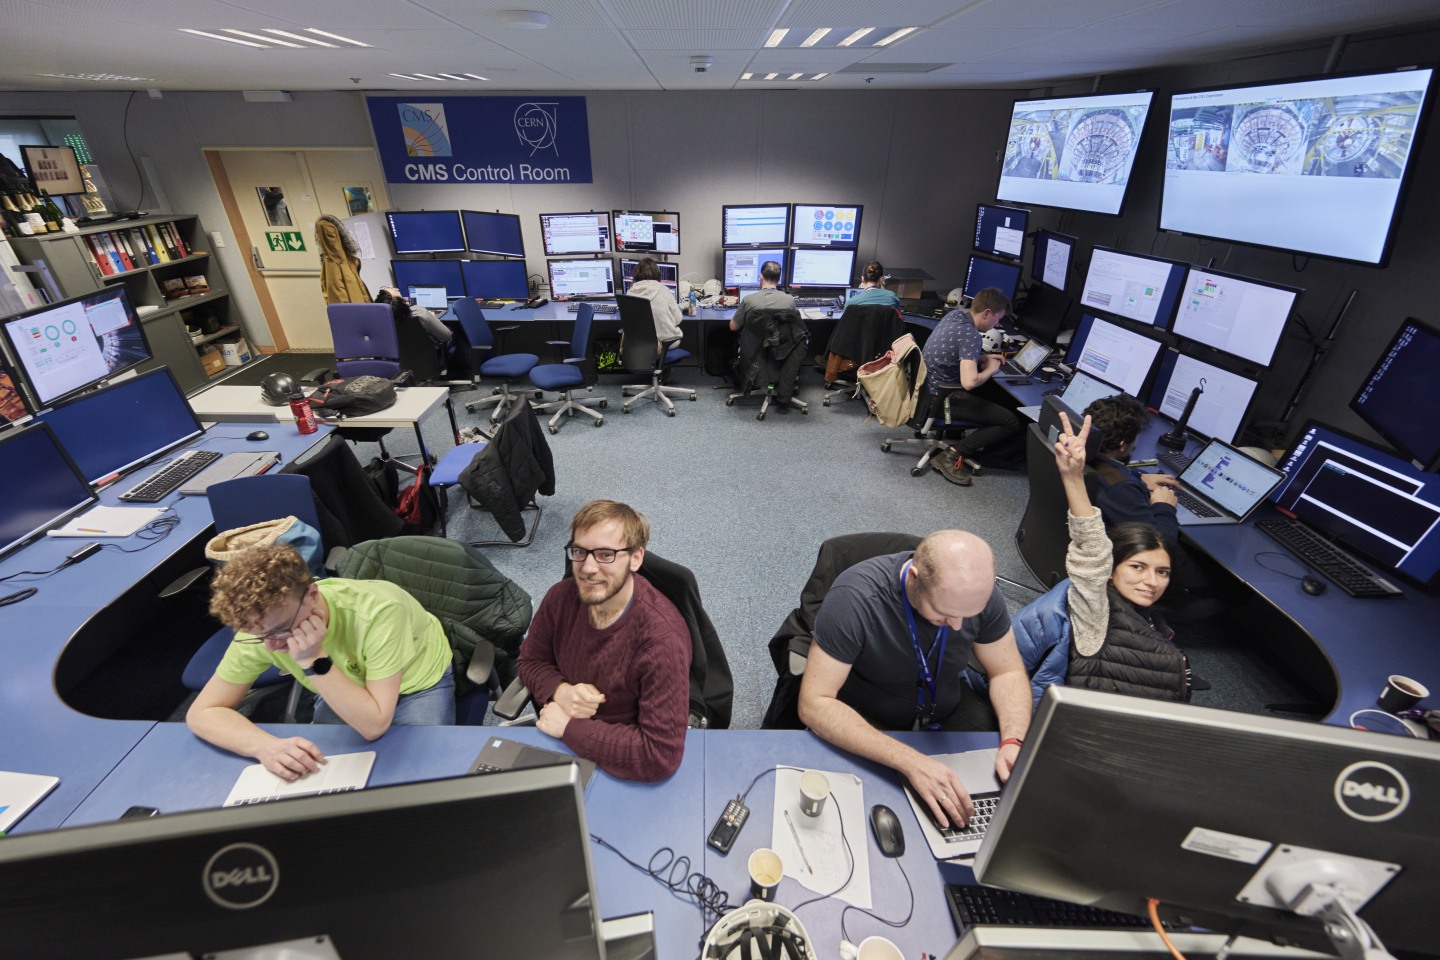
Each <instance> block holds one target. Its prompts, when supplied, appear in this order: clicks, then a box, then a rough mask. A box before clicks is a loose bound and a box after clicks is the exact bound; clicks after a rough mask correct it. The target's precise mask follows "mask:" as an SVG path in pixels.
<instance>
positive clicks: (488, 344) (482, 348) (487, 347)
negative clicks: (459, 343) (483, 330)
mask: <svg viewBox="0 0 1440 960" xmlns="http://www.w3.org/2000/svg"><path fill="white" fill-rule="evenodd" d="M470 349H471V350H494V349H495V345H494V344H491V343H487V344H485V345H484V346H480V347H476V346H471V348H470Z"/></svg>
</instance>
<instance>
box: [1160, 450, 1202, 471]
mask: <svg viewBox="0 0 1440 960" xmlns="http://www.w3.org/2000/svg"><path fill="white" fill-rule="evenodd" d="M1155 459H1156V460H1159V461H1160V462H1161V463H1163V464H1165V466H1167V467H1169V468H1170V469H1171V470H1174V471H1175V476H1177V477H1178V476H1180V474H1182V473H1184V472H1185V471H1186V470H1187V469H1189V467H1190V464H1191V463H1193V462H1194V459H1193V458H1192V457H1187V456H1185V454H1183V453H1175V452H1174V451H1173V450H1172V451H1169V452H1166V453H1158V454H1156V455H1155Z"/></svg>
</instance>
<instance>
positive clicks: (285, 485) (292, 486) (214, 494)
mask: <svg viewBox="0 0 1440 960" xmlns="http://www.w3.org/2000/svg"><path fill="white" fill-rule="evenodd" d="M205 493H206V496H207V497H208V498H209V500H210V513H211V515H212V516H213V517H214V518H215V529H216V530H217V531H221V530H234V529H237V528H239V527H248V526H250V525H251V524H252V523H264V522H265V521H267V520H279V519H280V518H281V517H294V518H296V519H297V520H299V521H301V522H302V523H308V524H309V525H310V526H311V527H313V528H314V529H315V532H316V533H320V518H319V515H318V514H317V513H316V512H315V497H314V494H312V493H311V490H310V478H309V477H305V476H302V475H300V474H298V473H267V474H264V475H262V476H259V477H239V478H237V479H235V480H226V481H224V482H223V483H215V484H211V485H210V488H209V489H208V490H206V491H205ZM321 540H322V541H323V540H324V537H323V536H322V537H321Z"/></svg>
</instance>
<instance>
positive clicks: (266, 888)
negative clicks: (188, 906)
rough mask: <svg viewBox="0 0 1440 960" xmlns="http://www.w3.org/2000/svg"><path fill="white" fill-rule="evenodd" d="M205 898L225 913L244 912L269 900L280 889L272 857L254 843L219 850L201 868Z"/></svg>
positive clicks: (275, 864)
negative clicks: (223, 908)
mask: <svg viewBox="0 0 1440 960" xmlns="http://www.w3.org/2000/svg"><path fill="white" fill-rule="evenodd" d="M201 883H202V885H203V886H204V887H205V895H206V896H208V897H209V898H210V899H211V900H213V901H214V902H215V903H217V904H219V905H220V906H222V907H225V908H226V909H229V910H248V909H250V908H251V907H258V906H260V904H262V903H264V902H265V901H266V900H269V899H270V897H271V895H272V894H274V893H275V889H276V887H278V886H279V885H280V866H279V864H277V863H276V862H275V857H274V856H273V855H272V854H271V853H270V851H269V850H266V849H265V848H264V847H262V846H260V845H259V844H255V843H232V844H230V845H229V846H228V847H222V848H221V849H219V850H217V851H216V852H215V855H214V856H212V857H211V858H210V860H209V861H208V862H207V863H206V864H205V872H204V874H203V875H202V878H201Z"/></svg>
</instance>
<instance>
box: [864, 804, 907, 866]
mask: <svg viewBox="0 0 1440 960" xmlns="http://www.w3.org/2000/svg"><path fill="white" fill-rule="evenodd" d="M870 826H871V828H872V829H874V831H875V843H876V844H878V845H879V847H880V852H881V853H883V854H885V856H887V857H903V856H904V855H905V831H904V830H902V829H900V818H899V817H897V816H895V811H894V810H891V809H890V808H889V807H887V806H885V805H884V804H882V803H877V804H875V806H873V807H871V808H870Z"/></svg>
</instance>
